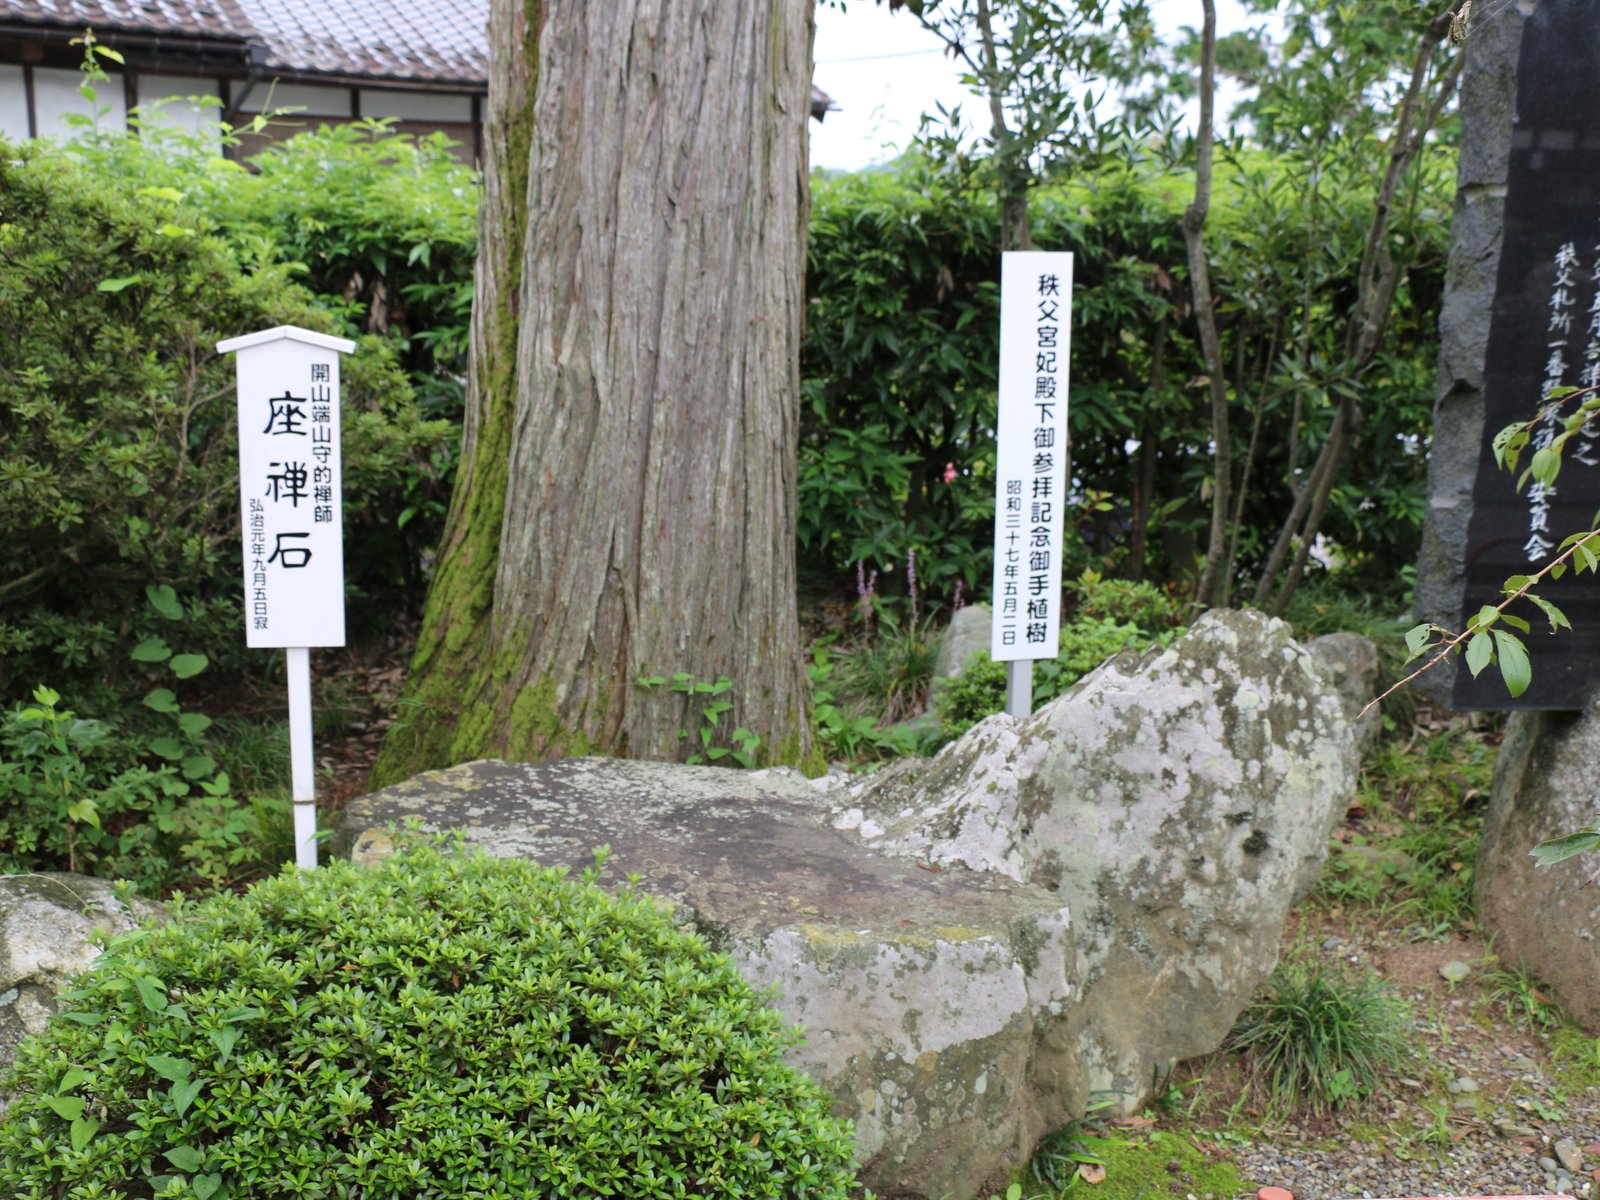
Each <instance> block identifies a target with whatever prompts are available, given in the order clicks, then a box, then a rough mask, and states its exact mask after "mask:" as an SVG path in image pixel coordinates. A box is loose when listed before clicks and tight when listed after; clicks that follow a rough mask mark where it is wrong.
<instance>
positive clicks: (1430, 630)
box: [1406, 624, 1439, 662]
mask: <svg viewBox="0 0 1600 1200" xmlns="http://www.w3.org/2000/svg"><path fill="white" fill-rule="evenodd" d="M1438 630H1439V627H1438V626H1437V625H1433V624H1422V625H1413V626H1412V627H1411V628H1410V629H1408V630H1406V661H1407V662H1410V661H1411V660H1412V659H1414V658H1416V657H1417V656H1418V655H1420V654H1422V652H1423V651H1425V650H1426V649H1427V648H1428V647H1429V646H1430V645H1432V643H1433V635H1434V634H1435V633H1436V632H1438Z"/></svg>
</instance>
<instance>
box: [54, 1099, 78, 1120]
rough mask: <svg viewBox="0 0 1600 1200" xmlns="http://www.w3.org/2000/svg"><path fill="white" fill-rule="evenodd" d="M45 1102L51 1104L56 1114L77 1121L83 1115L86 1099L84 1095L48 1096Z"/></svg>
mask: <svg viewBox="0 0 1600 1200" xmlns="http://www.w3.org/2000/svg"><path fill="white" fill-rule="evenodd" d="M44 1102H45V1104H47V1105H49V1107H50V1108H51V1110H52V1111H54V1112H55V1114H56V1116H58V1117H62V1118H64V1119H65V1120H68V1121H76V1120H77V1119H78V1118H79V1117H81V1116H83V1105H84V1101H83V1097H82V1096H46V1097H45V1098H44Z"/></svg>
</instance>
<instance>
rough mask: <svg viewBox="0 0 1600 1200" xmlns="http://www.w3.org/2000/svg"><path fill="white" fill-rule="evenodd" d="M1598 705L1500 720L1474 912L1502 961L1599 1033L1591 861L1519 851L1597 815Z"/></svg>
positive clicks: (1599, 965)
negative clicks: (1549, 860) (1546, 862)
mask: <svg viewBox="0 0 1600 1200" xmlns="http://www.w3.org/2000/svg"><path fill="white" fill-rule="evenodd" d="M1597 761H1600V706H1591V707H1589V708H1588V709H1586V710H1584V711H1583V712H1582V713H1557V712H1519V713H1513V714H1512V716H1511V718H1510V720H1509V721H1507V722H1506V732H1505V738H1504V740H1503V741H1502V742H1501V745H1500V755H1499V757H1498V758H1497V759H1496V761H1495V772H1494V785H1493V790H1492V792H1491V794H1490V799H1489V811H1488V812H1487V813H1486V814H1485V816H1484V820H1483V834H1482V837H1481V839H1480V841H1479V844H1478V865H1477V870H1476V875H1475V887H1476V890H1477V899H1478V918H1479V920H1480V921H1482V923H1483V927H1484V929H1485V930H1486V931H1487V932H1488V933H1490V934H1491V935H1492V936H1493V937H1494V949H1495V953H1496V954H1498V955H1499V956H1500V959H1501V961H1502V962H1505V963H1508V964H1510V965H1512V966H1517V967H1520V968H1522V969H1524V970H1527V971H1531V972H1532V973H1533V974H1535V975H1537V976H1538V977H1539V978H1540V979H1542V980H1544V981H1545V982H1546V983H1547V984H1549V985H1550V986H1551V988H1553V989H1554V991H1555V994H1556V998H1557V999H1558V1000H1559V1001H1560V1003H1561V1007H1562V1008H1564V1009H1565V1010H1566V1011H1567V1012H1568V1013H1570V1014H1571V1015H1572V1016H1573V1017H1574V1018H1575V1019H1577V1020H1578V1021H1580V1022H1582V1024H1583V1025H1584V1026H1585V1027H1586V1028H1588V1029H1590V1030H1591V1031H1593V1032H1596V1033H1600V888H1597V887H1595V886H1594V885H1592V884H1591V885H1590V886H1588V887H1585V886H1583V884H1584V880H1585V879H1587V878H1588V877H1589V875H1591V874H1592V873H1593V872H1594V870H1595V869H1596V868H1597V867H1600V862H1596V861H1594V856H1592V855H1591V856H1584V857H1581V858H1569V859H1568V860H1567V861H1566V862H1562V863H1556V864H1555V865H1554V866H1550V867H1541V866H1538V865H1537V860H1535V859H1534V857H1533V856H1532V855H1531V854H1530V853H1529V851H1531V850H1532V849H1533V848H1534V846H1536V845H1538V844H1539V843H1540V842H1542V841H1546V840H1548V839H1550V838H1557V837H1563V836H1565V835H1567V834H1569V833H1576V832H1577V831H1578V830H1579V829H1582V828H1583V827H1585V826H1588V825H1592V824H1594V823H1595V822H1596V821H1597V820H1600V795H1597V794H1596V790H1595V763H1596V762H1597Z"/></svg>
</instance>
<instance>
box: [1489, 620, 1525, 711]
mask: <svg viewBox="0 0 1600 1200" xmlns="http://www.w3.org/2000/svg"><path fill="white" fill-rule="evenodd" d="M1494 644H1495V649H1496V651H1497V652H1498V655H1499V663H1500V677H1501V678H1502V679H1504V680H1505V682H1506V690H1507V691H1509V692H1510V693H1511V694H1512V696H1520V695H1522V693H1523V692H1525V691H1527V690H1528V684H1529V683H1530V682H1531V681H1532V679H1533V669H1532V667H1531V666H1530V665H1529V664H1528V651H1527V648H1526V647H1525V646H1524V645H1523V644H1522V640H1521V639H1520V638H1518V637H1517V636H1516V635H1515V634H1512V633H1507V632H1506V631H1505V630H1503V629H1496V630H1495V631H1494Z"/></svg>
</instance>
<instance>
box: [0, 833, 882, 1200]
mask: <svg viewBox="0 0 1600 1200" xmlns="http://www.w3.org/2000/svg"><path fill="white" fill-rule="evenodd" d="M65 999H66V1001H67V1009H66V1011H65V1013H64V1014H63V1015H62V1016H60V1017H58V1018H56V1019H55V1020H54V1021H52V1023H51V1025H50V1026H49V1028H48V1030H47V1031H46V1032H45V1034H44V1035H43V1036H42V1037H40V1038H38V1039H35V1040H33V1041H31V1042H29V1043H27V1044H26V1045H25V1046H24V1047H23V1049H22V1051H21V1055H20V1057H19V1059H18V1061H17V1064H16V1066H15V1068H14V1070H13V1071H12V1072H11V1073H10V1074H9V1075H8V1077H7V1079H6V1081H5V1085H6V1087H7V1088H8V1090H9V1091H11V1092H12V1093H13V1094H14V1095H15V1096H16V1097H17V1099H16V1101H15V1103H14V1104H13V1106H12V1108H11V1110H10V1113H9V1114H8V1116H7V1119H6V1120H5V1122H4V1123H3V1124H0V1192H3V1194H5V1195H6V1196H8V1197H15V1198H16V1200H46V1198H49V1200H59V1198H60V1197H63V1196H70V1197H73V1198H74V1200H97V1198H101V1197H106V1198H109V1197H112V1196H122V1195H128V1196H135V1195H136V1196H148V1197H154V1198H158V1200H178V1198H179V1197H185V1198H187V1197H195V1198H197V1200H250V1198H256V1197H264V1196H299V1197H305V1198H307V1200H312V1198H319V1197H327V1198H330V1200H331V1198H334V1197H354V1196H361V1197H366V1198H368V1200H424V1198H428V1197H434V1198H438V1200H445V1198H451V1200H453V1198H455V1197H461V1196H468V1195H471V1196H481V1197H484V1198H485V1200H496V1198H498V1200H513V1198H517V1200H520V1198H521V1197H525V1196H529V1195H563V1196H578V1195H582V1196H596V1197H600V1196H619V1197H639V1198H641V1200H642V1198H647V1197H657V1196H659V1197H669V1196H670V1197H689V1196H704V1197H708V1198H709V1197H722V1196H730V1195H737V1196H745V1197H792V1198H794V1200H800V1198H801V1197H805V1198H806V1200H828V1198H839V1200H843V1198H844V1197H846V1196H849V1195H852V1194H853V1191H852V1189H853V1185H854V1169H853V1167H852V1166H851V1138H850V1134H849V1130H848V1128H847V1127H846V1126H845V1125H844V1124H843V1123H841V1122H839V1121H836V1120H834V1119H833V1118H832V1117H830V1116H829V1115H828V1102H827V1099H826V1097H825V1096H824V1095H823V1094H822V1093H821V1092H820V1091H819V1089H818V1088H817V1087H816V1086H815V1085H814V1084H812V1083H811V1082H810V1081H809V1080H807V1079H806V1078H805V1077H804V1076H802V1075H801V1074H799V1073H798V1072H796V1071H795V1070H793V1069H792V1068H789V1067H788V1066H786V1065H785V1064H784V1063H783V1061H782V1057H781V1056H782V1052H783V1051H784V1049H785V1048H786V1047H787V1046H788V1045H789V1044H790V1043H791V1041H792V1040H793V1037H794V1035H793V1034H792V1033H790V1032H789V1031H787V1030H785V1028H784V1027H783V1025H782V1021H781V1019H780V1018H779V1017H778V1015H777V1014H776V1013H774V1012H772V1011H771V1010H769V1009H767V1008H765V1007H763V1004H762V1001H761V998H760V997H759V996H758V995H757V994H756V993H755V992H754V991H753V990H752V988H751V987H750V985H749V984H747V983H746V982H745V981H744V980H743V979H742V978H741V977H740V976H739V975H738V974H737V972H735V971H734V969H733V967H732V966H731V965H730V963H729V961H728V959H727V957H726V956H725V955H721V954H717V953H713V952H712V951H711V950H710V949H709V948H708V947H707V945H706V944H705V942H704V941H703V940H702V939H701V938H699V937H698V936H696V935H694V934H692V933H689V932H686V931H684V930H681V929H679V928H677V927H676V926H674V925H673V923H672V922H671V921H670V920H669V918H668V917H667V916H666V915H665V914H664V913H663V912H662V911H660V910H659V909H658V908H657V907H656V906H655V905H654V904H652V903H651V902H650V901H649V900H648V899H647V898H645V897H643V896H642V895H639V894H635V893H632V892H627V891H624V892H623V893H622V894H619V895H615V896H613V895H609V894H607V893H605V892H603V891H601V890H600V889H599V888H598V887H597V886H595V885H594V883H593V882H592V878H590V877H585V878H583V879H569V878H567V877H566V875H565V873H564V872H562V871H559V870H552V869H548V868H543V867H539V866H536V865H534V864H531V863H526V862H517V861H513V860H508V859H492V858H489V857H487V856H485V855H483V854H482V853H481V852H480V853H473V854H467V853H464V852H462V851H460V850H451V849H449V848H447V847H443V846H440V845H437V844H433V843H423V842H414V843H413V844H411V845H409V846H408V847H407V848H405V849H404V850H403V851H402V852H401V853H399V854H398V855H396V856H393V857H391V858H389V859H387V860H386V861H384V862H383V863H382V864H380V865H378V866H376V867H371V868H366V867H357V866H353V865H352V864H350V863H347V862H340V863H333V864H330V865H329V866H327V867H325V868H322V869H319V870H316V871H312V872H298V871H289V872H285V873H284V874H282V875H279V876H277V877H276V878H273V879H270V880H267V881H265V882H262V883H260V884H257V885H256V886H255V887H254V888H252V889H251V890H250V891H249V892H247V893H246V894H244V895H233V894H221V895H217V896H214V897H212V898H210V899H208V900H205V901H203V902H201V903H199V904H188V905H180V906H178V907H177V908H176V909H175V911H174V913H173V918H172V921H171V923H170V924H168V925H165V926H161V927H156V928H149V929H145V930H142V931H138V932H136V933H134V934H132V935H130V936H127V937H124V938H122V939H118V940H116V941H114V942H113V943H112V944H111V945H109V946H108V947H107V949H106V951H105V953H104V955H103V956H102V957H101V959H100V960H99V961H98V963H97V964H96V966H95V967H94V969H93V970H92V971H90V972H89V973H88V974H87V975H85V976H84V977H82V978H81V979H80V980H79V981H78V983H77V984H76V986H75V987H74V988H73V989H72V990H71V991H69V992H68V993H66V996H65Z"/></svg>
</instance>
